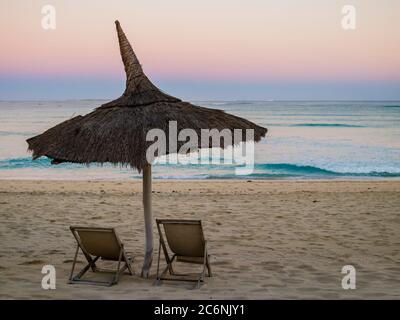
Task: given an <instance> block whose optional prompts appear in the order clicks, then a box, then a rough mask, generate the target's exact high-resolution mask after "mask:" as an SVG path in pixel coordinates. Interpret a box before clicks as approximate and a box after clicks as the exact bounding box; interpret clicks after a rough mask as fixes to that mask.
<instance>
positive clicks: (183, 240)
mask: <svg viewBox="0 0 400 320" xmlns="http://www.w3.org/2000/svg"><path fill="white" fill-rule="evenodd" d="M156 221H157V229H158V233H159V236H160V243H159V249H158V261H157V284H160V283H161V281H162V280H175V281H191V282H197V287H200V283H202V282H204V279H205V270H206V269H207V271H208V276H209V277H211V276H212V273H211V266H210V257H209V255H208V252H207V241H206V240H205V238H204V233H203V227H202V224H201V220H176V219H156ZM161 226H162V227H161ZM162 229H163V230H162ZM164 235H165V238H166V241H165V239H164ZM167 245H168V248H169V251H171V253H172V256H170V254H169V252H168V248H167ZM161 250H162V251H163V253H164V257H165V260H166V262H167V266H166V267H165V269H164V270H163V271H162V272H161V274H160V256H161ZM174 261H177V262H186V263H192V264H200V265H202V266H203V268H202V271H201V272H200V273H198V274H195V275H194V277H193V275H192V274H178V273H176V272H174V269H173V265H172V264H173V262H174ZM167 272H168V273H169V276H168V277H166V274H167Z"/></svg>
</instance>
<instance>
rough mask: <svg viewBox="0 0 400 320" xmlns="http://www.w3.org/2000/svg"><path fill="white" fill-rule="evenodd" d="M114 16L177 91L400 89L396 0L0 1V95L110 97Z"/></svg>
mask: <svg viewBox="0 0 400 320" xmlns="http://www.w3.org/2000/svg"><path fill="white" fill-rule="evenodd" d="M349 4H350V5H352V6H354V8H355V10H356V11H355V12H356V25H355V29H354V30H345V29H343V27H342V18H343V16H344V14H343V13H342V8H343V6H344V5H349ZM44 5H52V6H53V7H54V8H55V12H56V20H55V21H56V28H55V29H54V30H53V29H51V30H45V29H44V28H43V27H42V19H43V17H44V14H42V12H41V10H42V7H43V6H44ZM116 19H118V20H119V21H120V22H121V25H122V28H123V29H124V31H125V33H126V35H127V37H128V39H129V40H130V42H131V44H132V47H133V48H134V50H135V52H136V54H137V56H138V58H139V60H140V62H141V64H142V66H143V68H144V71H145V72H146V74H147V75H148V76H149V78H150V79H151V80H152V81H153V82H154V83H155V84H156V85H158V86H159V87H160V88H161V89H162V90H163V91H166V92H168V93H170V94H172V95H175V96H178V97H181V98H183V99H186V100H238V99H239V100H241V99H250V100H272V99H274V100H348V99H355V100H357V99H358V100H370V99H373V100H396V99H400V1H398V0H381V1H378V0H352V1H350V0H346V1H339V0H338V1H336V0H279V1H271V0H270V1H268V0H240V1H239V0H218V1H215V0H214V1H212V0H202V1H188V0H168V1H165V0H114V1H106V0H86V1H78V0H68V1H65V0H64V1H62V0H46V1H42V0H30V1H26V0H1V2H0V43H1V49H0V99H1V100H30V99H32V100H54V99H86V98H87V99H111V98H115V97H118V96H119V95H120V94H121V93H122V92H123V90H124V86H125V74H124V70H123V65H122V62H121V58H120V56H119V48H118V41H117V37H116V32H115V25H114V20H116Z"/></svg>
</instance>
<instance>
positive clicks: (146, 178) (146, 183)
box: [142, 165, 153, 278]
mask: <svg viewBox="0 0 400 320" xmlns="http://www.w3.org/2000/svg"><path fill="white" fill-rule="evenodd" d="M151 191H152V190H151V165H148V166H146V167H145V168H144V169H143V208H144V224H145V234H146V255H145V257H144V262H143V267H142V277H144V278H148V277H149V274H150V268H151V263H152V261H153V215H152V210H151Z"/></svg>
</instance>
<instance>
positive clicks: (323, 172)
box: [0, 100, 400, 180]
mask: <svg viewBox="0 0 400 320" xmlns="http://www.w3.org/2000/svg"><path fill="white" fill-rule="evenodd" d="M102 103H104V101H100V100H79V101H23V102H21V101H11V102H10V101H1V102H0V179H71V180H80V179H93V180H95V179H109V180H116V179H132V178H140V175H139V174H138V173H137V172H136V171H135V170H133V169H130V168H127V167H118V166H117V167H114V166H112V165H104V166H99V165H96V164H94V165H90V166H89V167H88V166H85V165H79V164H61V165H57V166H52V165H50V161H49V160H48V159H47V158H41V159H38V160H36V161H32V160H31V157H30V154H29V153H28V152H27V144H26V142H25V140H26V139H27V138H29V137H32V136H34V135H36V134H38V133H41V132H43V131H44V130H46V129H48V128H49V127H51V126H53V125H55V124H57V123H59V122H61V121H64V120H66V119H69V118H71V117H73V116H75V115H79V114H81V115H83V114H86V113H88V112H90V111H92V110H93V109H94V108H95V107H97V106H99V105H101V104H102ZM194 103H195V104H197V105H201V106H205V107H210V108H217V109H223V110H225V111H226V112H228V113H232V114H235V115H238V116H240V117H244V118H247V119H249V120H251V121H253V122H255V123H258V124H260V125H262V126H265V127H267V128H268V129H269V132H268V134H267V138H265V139H263V140H262V141H261V142H259V143H257V144H256V145H255V166H254V171H253V173H252V174H250V175H244V176H238V175H235V168H236V166H235V165H224V164H221V165H215V164H210V165H207V164H188V165H184V164H178V165H172V164H170V165H168V164H159V165H155V166H154V169H153V177H154V178H155V179H355V178H357V179H399V178H400V101H391V102H387V101H291V102H285V101H234V102H231V101H194ZM194 157H197V156H196V155H194Z"/></svg>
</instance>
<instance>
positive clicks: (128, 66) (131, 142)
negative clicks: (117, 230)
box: [27, 21, 267, 171]
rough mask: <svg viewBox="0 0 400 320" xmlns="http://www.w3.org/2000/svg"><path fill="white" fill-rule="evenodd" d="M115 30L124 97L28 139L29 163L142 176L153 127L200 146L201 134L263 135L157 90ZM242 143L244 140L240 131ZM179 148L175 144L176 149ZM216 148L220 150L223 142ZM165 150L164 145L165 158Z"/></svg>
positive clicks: (219, 112) (218, 112) (221, 113)
mask: <svg viewBox="0 0 400 320" xmlns="http://www.w3.org/2000/svg"><path fill="white" fill-rule="evenodd" d="M116 27H117V33H118V40H119V45H120V51H121V56H122V61H123V63H124V66H125V72H126V89H125V92H124V93H123V95H122V96H121V97H120V98H118V99H116V100H114V101H111V102H109V103H106V104H104V105H102V106H100V107H98V108H97V109H95V110H94V111H92V112H91V113H89V114H87V115H85V116H76V117H74V118H72V119H70V120H67V121H64V122H62V123H60V124H58V125H56V126H55V127H53V128H51V129H49V130H47V131H45V132H44V133H42V134H40V135H38V136H36V137H33V138H30V139H28V140H27V142H28V145H29V150H31V151H33V158H34V159H36V158H38V157H41V156H47V157H49V158H51V159H53V161H52V163H54V164H57V163H61V162H74V163H84V164H89V163H92V162H96V163H106V162H110V163H113V164H122V165H130V166H132V167H133V168H137V169H138V170H139V171H141V169H143V168H144V166H146V165H147V164H148V163H147V160H146V150H147V147H148V146H149V145H151V144H152V142H150V141H146V134H147V132H148V131H149V130H151V129H153V128H158V129H161V130H164V132H165V133H166V136H167V139H168V128H169V126H168V125H169V121H177V127H178V132H179V131H180V130H182V129H185V128H190V129H194V130H195V131H196V132H197V134H198V137H199V146H201V141H200V137H201V129H218V130H223V129H229V130H232V131H233V130H234V129H243V130H245V129H254V140H255V141H259V140H260V139H261V138H262V137H264V136H265V134H266V133H267V129H266V128H263V127H260V126H258V125H256V124H254V123H252V122H250V121H248V120H245V119H242V118H239V117H236V116H233V115H230V114H227V113H225V112H224V111H222V110H216V109H209V108H204V107H198V106H194V105H192V104H190V103H188V102H183V101H181V100H180V99H178V98H175V97H172V96H170V95H168V94H165V93H164V92H162V91H161V90H159V89H158V88H157V87H156V86H155V85H154V84H153V83H151V81H150V80H149V79H148V78H147V76H146V75H145V74H144V72H143V70H142V66H141V65H140V63H139V61H138V59H137V57H136V55H135V53H134V52H133V50H132V47H131V45H130V44H129V42H128V40H127V38H126V36H125V34H124V32H123V31H122V29H121V26H120V24H119V22H118V21H116ZM242 139H243V141H244V140H245V139H246V137H245V132H243V138H242ZM183 143H184V142H181V143H179V144H178V150H179V147H180V145H182V144H183ZM218 144H220V145H221V146H222V145H223V139H221V141H218ZM212 146H214V147H215V146H217V145H215V143H214V145H212V142H211V140H210V143H209V147H212ZM218 146H219V145H218ZM168 148H169V146H168V144H167V150H166V154H168V153H169V149H168ZM172 150H173V149H171V152H172ZM160 155H161V154H160Z"/></svg>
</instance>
